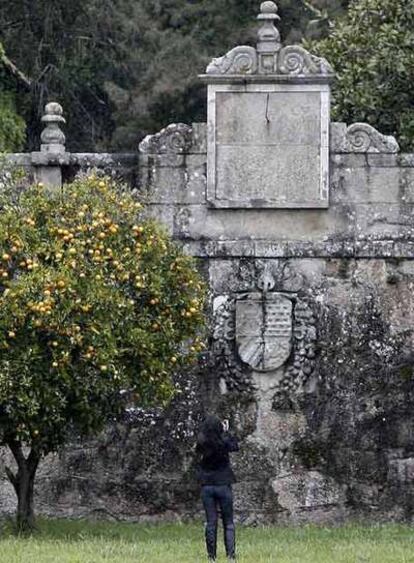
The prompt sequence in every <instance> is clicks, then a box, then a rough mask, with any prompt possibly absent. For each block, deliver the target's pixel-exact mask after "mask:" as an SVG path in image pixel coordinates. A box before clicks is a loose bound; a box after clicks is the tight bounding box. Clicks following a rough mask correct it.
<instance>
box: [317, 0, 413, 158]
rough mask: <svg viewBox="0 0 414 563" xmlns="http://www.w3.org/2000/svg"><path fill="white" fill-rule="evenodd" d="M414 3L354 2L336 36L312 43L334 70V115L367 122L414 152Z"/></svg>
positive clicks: (401, 0) (404, 0)
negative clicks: (335, 75) (393, 136)
mask: <svg viewBox="0 0 414 563" xmlns="http://www.w3.org/2000/svg"><path fill="white" fill-rule="evenodd" d="M413 29H414V2H412V0H398V1H395V0H354V1H353V2H351V4H350V6H349V10H348V13H347V15H346V16H345V17H344V18H342V19H339V20H338V21H337V23H336V25H335V27H334V29H333V31H332V33H331V35H330V36H329V37H328V38H326V39H324V40H322V41H320V42H314V43H311V44H310V45H309V48H311V49H312V50H313V51H316V52H318V53H319V54H321V55H322V56H325V57H326V58H327V59H328V60H329V61H330V62H331V64H332V65H333V66H334V68H335V70H336V72H337V75H338V78H337V80H336V83H335V86H334V117H335V118H336V119H338V120H342V121H346V122H348V123H351V122H354V121H364V122H368V123H370V124H371V125H373V126H374V127H376V128H378V129H379V130H380V131H381V132H382V133H386V134H391V135H395V136H396V137H397V138H398V141H399V142H400V145H401V146H402V148H403V149H405V150H413V149H414V96H413V92H412V84H413V82H414V33H413Z"/></svg>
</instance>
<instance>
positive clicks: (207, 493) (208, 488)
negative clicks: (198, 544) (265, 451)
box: [201, 485, 236, 559]
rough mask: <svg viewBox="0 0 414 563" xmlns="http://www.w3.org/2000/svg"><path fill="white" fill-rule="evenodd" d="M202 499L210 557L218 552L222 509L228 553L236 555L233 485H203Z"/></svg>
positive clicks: (228, 554) (229, 555)
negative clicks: (219, 517) (218, 529)
mask: <svg viewBox="0 0 414 563" xmlns="http://www.w3.org/2000/svg"><path fill="white" fill-rule="evenodd" d="M201 500H202V501H203V506H204V510H205V512H206V530H205V531H206V547H207V553H208V556H209V557H210V559H215V558H216V554H217V523H218V510H219V509H220V513H221V518H222V521H223V528H224V545H225V547H226V555H227V557H229V558H234V557H235V550H236V534H235V528H234V522H233V491H232V489H231V485H203V487H202V489H201Z"/></svg>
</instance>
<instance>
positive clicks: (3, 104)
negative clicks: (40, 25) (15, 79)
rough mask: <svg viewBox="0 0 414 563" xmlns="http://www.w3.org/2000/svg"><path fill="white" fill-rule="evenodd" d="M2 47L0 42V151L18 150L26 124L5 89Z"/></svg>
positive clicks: (20, 146) (11, 96)
mask: <svg viewBox="0 0 414 563" xmlns="http://www.w3.org/2000/svg"><path fill="white" fill-rule="evenodd" d="M4 55H5V53H4V49H3V46H2V44H1V43H0V152H12V151H17V150H20V149H21V148H22V146H23V143H24V140H25V129H26V124H25V122H24V120H23V119H22V118H21V117H20V116H19V115H17V113H16V107H15V102H14V97H13V94H12V92H11V91H8V90H5V88H4V84H6V83H7V81H6V80H4V76H3V75H4V73H5V70H4V68H2V60H3V57H4Z"/></svg>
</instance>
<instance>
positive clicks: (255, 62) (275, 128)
mask: <svg viewBox="0 0 414 563" xmlns="http://www.w3.org/2000/svg"><path fill="white" fill-rule="evenodd" d="M258 19H259V21H260V22H261V24H262V25H261V27H260V29H259V32H258V43H257V47H256V48H253V47H248V46H240V47H236V48H234V49H232V50H231V51H230V52H229V53H227V54H226V55H224V57H221V58H218V59H214V60H213V61H212V62H211V63H210V65H209V66H208V67H207V73H206V74H205V75H202V79H203V80H204V81H205V82H206V83H207V84H208V186H207V199H208V202H209V204H210V205H211V206H213V207H218V208H256V209H257V208H321V207H322V208H323V207H327V206H328V204H329V200H328V198H329V185H328V183H329V119H330V87H329V82H330V80H331V78H332V76H333V73H332V69H331V67H330V66H329V64H328V63H327V61H325V60H324V59H320V58H317V57H315V56H313V55H311V54H310V53H308V52H307V51H306V50H305V49H303V48H302V47H300V46H295V45H292V46H286V47H282V44H281V41H280V35H279V31H278V30H277V29H276V27H275V25H274V22H275V21H276V20H278V19H279V16H278V15H277V6H276V4H275V3H274V2H263V3H262V5H261V13H260V14H259V16H258Z"/></svg>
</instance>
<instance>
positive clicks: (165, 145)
mask: <svg viewBox="0 0 414 563" xmlns="http://www.w3.org/2000/svg"><path fill="white" fill-rule="evenodd" d="M192 141H193V131H192V128H191V127H190V126H189V125H186V124H184V123H172V124H171V125H168V127H166V128H165V129H162V130H161V131H160V132H159V133H156V134H155V135H147V136H146V137H145V139H143V141H141V143H140V145H139V150H140V152H141V153H147V154H185V153H186V152H188V150H189V149H190V147H191V145H192Z"/></svg>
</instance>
